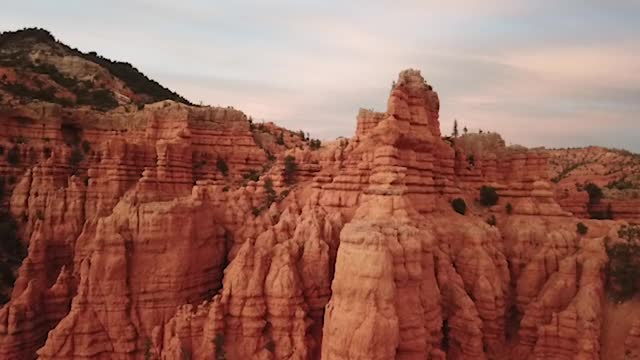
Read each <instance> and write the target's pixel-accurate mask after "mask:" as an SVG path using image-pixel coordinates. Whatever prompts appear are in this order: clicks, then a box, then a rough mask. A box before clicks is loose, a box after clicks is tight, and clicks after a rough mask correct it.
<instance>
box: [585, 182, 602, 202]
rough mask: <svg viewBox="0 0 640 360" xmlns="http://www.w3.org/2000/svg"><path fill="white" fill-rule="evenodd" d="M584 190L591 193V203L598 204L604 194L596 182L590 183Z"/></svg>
mask: <svg viewBox="0 0 640 360" xmlns="http://www.w3.org/2000/svg"><path fill="white" fill-rule="evenodd" d="M584 190H585V191H586V192H587V193H588V194H589V204H597V203H599V202H600V200H601V199H602V197H603V196H604V195H603V193H602V189H600V187H599V186H598V185H596V184H594V183H588V184H587V185H586V186H585V187H584Z"/></svg>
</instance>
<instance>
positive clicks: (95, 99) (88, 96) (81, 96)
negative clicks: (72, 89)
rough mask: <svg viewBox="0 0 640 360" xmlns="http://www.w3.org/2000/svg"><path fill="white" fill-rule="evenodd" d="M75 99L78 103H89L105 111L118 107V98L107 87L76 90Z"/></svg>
mask: <svg viewBox="0 0 640 360" xmlns="http://www.w3.org/2000/svg"><path fill="white" fill-rule="evenodd" d="M76 99H77V100H76V102H77V103H78V104H79V105H90V106H92V107H93V108H94V109H96V110H99V111H107V110H111V109H115V108H116V107H118V100H116V98H115V96H114V95H113V92H112V91H111V90H109V89H98V90H93V91H89V90H86V89H81V90H76Z"/></svg>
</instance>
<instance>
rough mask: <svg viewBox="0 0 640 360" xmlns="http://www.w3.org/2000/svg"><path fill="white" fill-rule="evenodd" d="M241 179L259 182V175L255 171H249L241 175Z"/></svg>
mask: <svg viewBox="0 0 640 360" xmlns="http://www.w3.org/2000/svg"><path fill="white" fill-rule="evenodd" d="M242 177H243V178H245V179H247V180H251V181H258V180H260V173H259V172H258V171H257V170H254V169H251V170H249V171H248V172H247V173H245V174H244V175H242Z"/></svg>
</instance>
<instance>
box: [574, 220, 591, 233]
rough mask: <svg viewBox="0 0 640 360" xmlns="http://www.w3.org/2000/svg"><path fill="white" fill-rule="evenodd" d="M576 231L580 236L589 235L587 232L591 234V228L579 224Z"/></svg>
mask: <svg viewBox="0 0 640 360" xmlns="http://www.w3.org/2000/svg"><path fill="white" fill-rule="evenodd" d="M576 231H577V232H578V234H580V235H587V232H589V227H587V225H585V224H583V223H581V222H579V223H578V224H577V225H576Z"/></svg>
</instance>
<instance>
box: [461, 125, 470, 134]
mask: <svg viewBox="0 0 640 360" xmlns="http://www.w3.org/2000/svg"><path fill="white" fill-rule="evenodd" d="M462 131H463V132H464V133H465V134H466V133H468V132H469V130H468V129H467V127H466V126H465V127H464V129H462Z"/></svg>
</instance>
